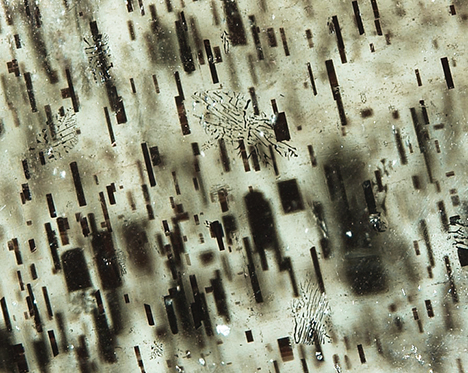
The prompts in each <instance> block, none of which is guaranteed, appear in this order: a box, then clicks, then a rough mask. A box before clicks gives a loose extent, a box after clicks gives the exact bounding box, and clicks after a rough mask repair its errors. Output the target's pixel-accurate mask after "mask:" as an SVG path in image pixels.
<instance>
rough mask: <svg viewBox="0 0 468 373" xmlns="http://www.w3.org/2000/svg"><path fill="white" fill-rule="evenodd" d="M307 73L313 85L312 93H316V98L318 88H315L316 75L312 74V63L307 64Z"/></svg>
mask: <svg viewBox="0 0 468 373" xmlns="http://www.w3.org/2000/svg"><path fill="white" fill-rule="evenodd" d="M307 71H308V73H309V79H310V84H312V91H313V92H314V96H317V87H316V86H315V79H314V73H313V72H312V66H311V65H310V62H307Z"/></svg>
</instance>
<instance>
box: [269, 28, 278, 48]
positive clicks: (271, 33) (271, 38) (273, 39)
mask: <svg viewBox="0 0 468 373" xmlns="http://www.w3.org/2000/svg"><path fill="white" fill-rule="evenodd" d="M267 36H268V45H269V46H270V47H272V48H274V47H277V46H278V42H277V41H276V35H275V29H274V28H273V27H270V28H268V29H267Z"/></svg>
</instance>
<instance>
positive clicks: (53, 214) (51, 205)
mask: <svg viewBox="0 0 468 373" xmlns="http://www.w3.org/2000/svg"><path fill="white" fill-rule="evenodd" d="M46 199H47V206H48V207H49V213H50V217H51V218H56V217H57V211H56V210H55V204H54V199H53V198H52V194H50V193H49V194H46Z"/></svg>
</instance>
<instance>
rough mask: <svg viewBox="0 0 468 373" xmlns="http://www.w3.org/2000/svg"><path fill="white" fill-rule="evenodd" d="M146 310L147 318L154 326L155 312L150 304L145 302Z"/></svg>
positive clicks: (149, 323)
mask: <svg viewBox="0 0 468 373" xmlns="http://www.w3.org/2000/svg"><path fill="white" fill-rule="evenodd" d="M145 312H146V318H147V319H148V325H150V326H153V325H154V318H153V312H152V311H151V306H150V305H149V304H145Z"/></svg>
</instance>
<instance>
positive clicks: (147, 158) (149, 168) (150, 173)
mask: <svg viewBox="0 0 468 373" xmlns="http://www.w3.org/2000/svg"><path fill="white" fill-rule="evenodd" d="M141 150H142V151H143V157H144V158H145V164H146V171H147V172H148V178H149V182H150V185H151V186H152V187H153V186H155V185H156V179H155V178H154V171H153V166H152V165H151V159H150V154H149V151H148V145H146V143H142V144H141Z"/></svg>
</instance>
